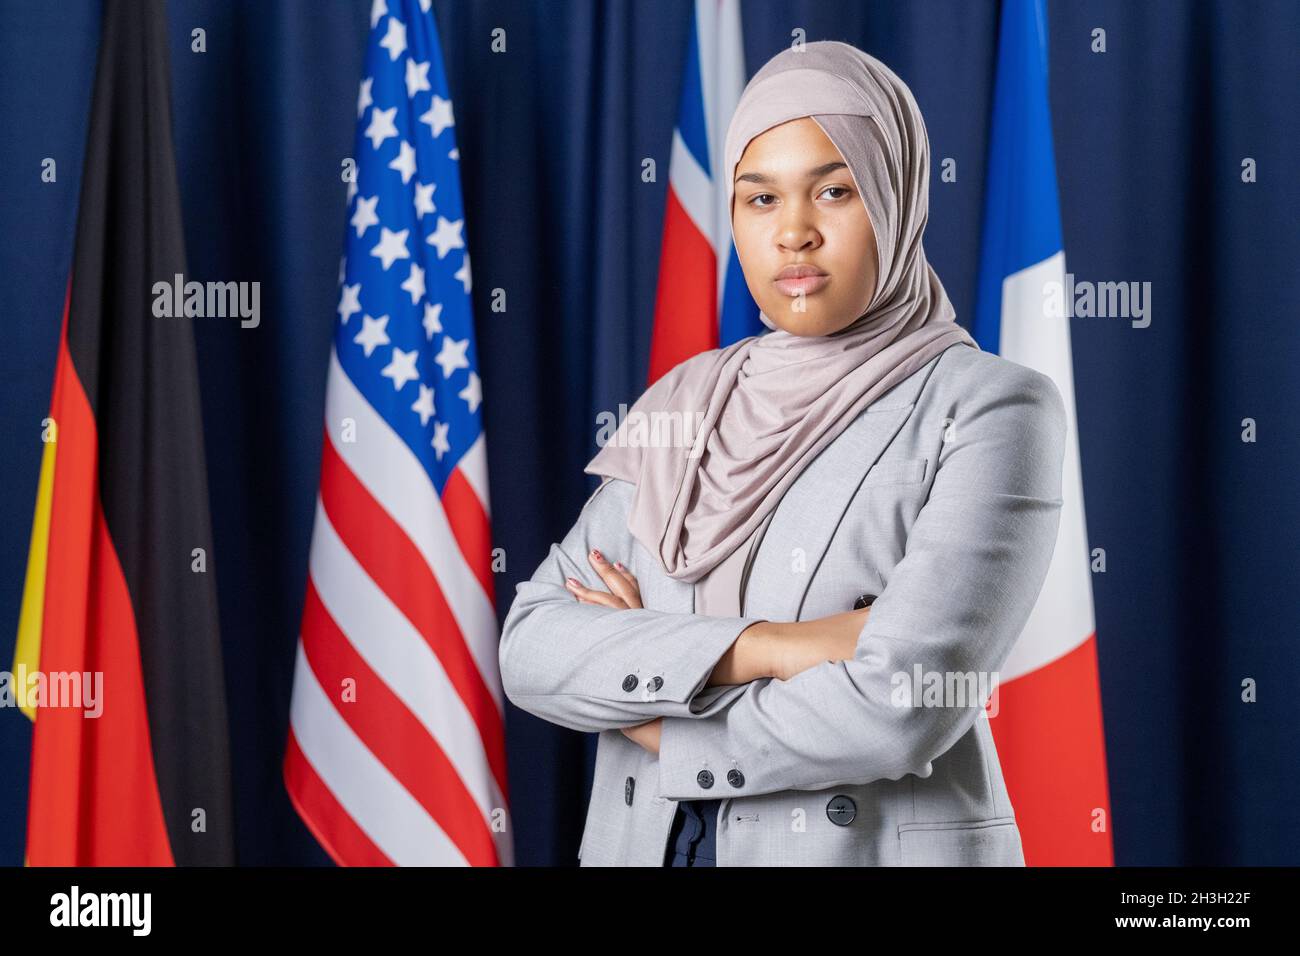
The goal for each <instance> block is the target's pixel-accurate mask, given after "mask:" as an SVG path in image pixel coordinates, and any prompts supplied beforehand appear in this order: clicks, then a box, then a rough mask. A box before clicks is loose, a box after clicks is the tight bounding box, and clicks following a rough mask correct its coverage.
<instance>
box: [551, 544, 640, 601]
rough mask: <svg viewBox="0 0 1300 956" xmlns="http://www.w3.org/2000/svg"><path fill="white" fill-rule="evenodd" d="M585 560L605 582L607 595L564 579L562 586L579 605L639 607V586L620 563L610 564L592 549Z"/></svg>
mask: <svg viewBox="0 0 1300 956" xmlns="http://www.w3.org/2000/svg"><path fill="white" fill-rule="evenodd" d="M587 560H588V561H590V562H591V566H592V567H593V568H595V569H596V573H597V574H599V575H600V579H601V580H602V581H604V582H605V586H606V587H607V588H609V593H606V592H604V591H597V590H593V589H591V588H587V587H583V586H582V584H581V582H579V581H578V580H577V578H566V579H565V581H564V586H565V587H566V588H568V589H569V593H570V594H572V595H573V596H574V597H576V598H577V599H578V602H579V603H580V604H601V605H604V606H605V607H612V608H615V609H620V608H639V607H641V586H640V585H639V584H638V583H637V580H636V575H634V574H633V573H632V572H631V571H629V570H628V569H627V568H625V567H624V566H623V564H622V562H617V563H615V564H610V563H609V561H607V560H606V559H605V556H604V555H603V554H601V553H600V551H599V550H597V549H594V548H593V549H592V550H591V552H590V553H588V555H587Z"/></svg>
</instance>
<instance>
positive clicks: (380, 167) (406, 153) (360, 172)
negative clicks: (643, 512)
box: [336, 0, 483, 491]
mask: <svg viewBox="0 0 1300 956" xmlns="http://www.w3.org/2000/svg"><path fill="white" fill-rule="evenodd" d="M426 3H427V0H426ZM386 9H387V4H386V3H376V4H375V7H374V11H372V13H371V20H372V23H373V26H372V29H371V36H370V46H369V50H368V52H367V56H366V68H367V76H366V78H365V79H364V80H363V81H362V83H361V92H360V95H359V97H358V99H357V114H358V116H359V117H360V122H359V123H358V124H357V140H356V147H355V155H356V160H357V169H356V178H355V179H354V180H353V181H352V182H351V183H350V184H349V187H348V198H349V211H350V213H351V218H350V219H349V220H348V221H349V224H350V228H349V230H348V240H347V252H346V256H345V258H344V266H343V275H344V279H343V287H342V290H341V294H340V296H339V306H338V312H339V328H338V332H337V336H336V348H337V350H338V357H339V362H340V363H341V364H342V366H343V369H344V371H346V372H347V373H348V375H349V377H350V378H351V379H352V381H354V382H355V383H356V384H357V387H358V388H360V389H361V391H362V393H363V394H364V395H365V396H366V398H367V399H369V401H370V404H371V405H373V406H374V407H375V409H376V410H377V411H378V412H379V413H380V414H381V415H383V416H384V418H385V420H387V422H388V423H389V424H390V425H391V426H392V427H393V429H394V430H395V431H396V432H397V433H398V434H399V435H401V436H402V439H403V440H404V441H405V442H406V443H407V444H408V445H410V446H411V450H412V451H414V452H415V454H416V455H417V456H418V457H419V458H420V460H421V461H422V462H424V464H425V467H426V468H428V469H429V474H430V477H432V478H433V481H434V484H435V485H436V486H437V488H438V489H439V491H441V490H442V486H443V485H444V484H445V483H446V480H447V476H448V474H449V473H450V471H451V468H452V466H454V465H455V463H456V462H457V461H458V460H459V459H460V457H461V455H463V454H464V453H465V452H466V450H468V449H469V448H470V447H471V446H472V445H473V444H474V442H475V440H476V439H477V438H478V434H479V431H480V430H481V426H480V421H481V418H480V415H479V405H480V404H481V402H482V400H483V390H482V384H481V383H480V381H479V377H478V372H477V370H476V369H477V365H478V363H477V361H476V358H475V354H474V329H473V316H472V314H471V311H470V298H469V292H470V264H469V250H468V249H467V248H466V245H465V235H464V233H465V212H464V206H463V205H462V202H461V194H460V174H459V171H458V169H457V166H458V161H459V154H458V153H457V151H456V136H455V132H456V131H455V129H454V121H453V117H452V108H451V98H450V95H449V93H448V91H447V85H446V81H445V79H444V76H443V68H442V56H441V50H440V49H439V47H438V44H437V42H436V34H435V31H434V28H433V20H432V18H431V17H416V18H414V19H413V20H412V21H411V22H403V20H400V19H398V17H397V16H396V15H392V14H388V13H386Z"/></svg>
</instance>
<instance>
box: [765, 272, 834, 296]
mask: <svg viewBox="0 0 1300 956" xmlns="http://www.w3.org/2000/svg"><path fill="white" fill-rule="evenodd" d="M830 281H831V277H830V276H828V275H826V274H825V273H822V274H821V275H815V276H800V277H799V278H797V279H777V280H776V287H777V289H779V290H780V291H781V294H782V295H788V296H796V295H812V294H813V293H814V292H819V291H820V290H821V289H823V288H824V287H825V286H826V283H828V282H830Z"/></svg>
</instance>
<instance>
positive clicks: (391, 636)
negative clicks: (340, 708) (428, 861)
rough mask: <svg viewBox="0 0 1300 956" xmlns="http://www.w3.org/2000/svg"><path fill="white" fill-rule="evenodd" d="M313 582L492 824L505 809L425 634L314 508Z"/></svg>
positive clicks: (472, 727)
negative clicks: (497, 812) (500, 809)
mask: <svg viewBox="0 0 1300 956" xmlns="http://www.w3.org/2000/svg"><path fill="white" fill-rule="evenodd" d="M311 579H312V582H313V583H314V584H315V585H316V593H317V594H318V595H319V596H320V601H321V604H323V605H324V606H325V610H326V611H328V612H329V615H330V617H331V618H333V619H334V623H335V624H336V625H338V628H339V630H341V631H342V632H343V633H344V634H346V635H347V638H348V642H349V643H351V645H352V646H353V648H355V649H356V652H357V653H358V654H360V655H361V657H362V658H363V659H364V660H365V662H366V663H367V664H368V665H369V666H370V668H371V669H372V670H374V671H375V673H376V674H378V675H379V677H380V678H381V679H382V680H383V682H384V683H385V684H386V685H387V686H388V689H389V690H391V691H392V692H393V694H394V695H396V696H397V697H398V698H399V699H400V700H401V701H402V703H403V704H405V705H406V708H407V709H408V710H410V712H411V713H412V714H414V715H415V717H416V719H417V720H419V721H420V723H421V724H423V725H424V727H425V729H426V730H428V731H429V733H430V735H432V736H433V737H434V738H436V739H437V741H438V746H439V747H441V748H442V751H443V753H445V754H446V755H447V759H448V760H450V761H451V763H452V764H453V765H455V767H456V773H457V775H458V776H459V777H460V779H461V783H462V784H463V785H464V787H465V789H466V790H467V791H469V793H470V794H471V796H473V798H474V802H475V803H477V804H478V806H479V809H480V810H481V811H482V813H483V820H484V823H485V824H486V825H488V826H490V825H491V822H492V821H491V815H492V811H493V809H494V808H496V807H504V806H505V799H504V798H503V796H502V795H501V793H500V791H499V789H498V787H497V786H496V782H495V781H494V780H493V777H492V770H491V768H490V767H489V766H488V761H487V755H486V753H485V752H484V750H483V747H482V740H481V739H480V737H479V732H478V727H477V726H476V725H475V723H474V719H473V717H472V716H471V715H470V713H469V711H468V710H467V709H466V708H465V705H464V702H463V701H462V700H461V698H460V696H459V695H458V694H457V693H456V688H455V687H454V686H453V685H452V683H451V681H450V680H449V679H448V678H447V673H446V671H444V670H443V667H442V663H441V662H440V661H439V660H438V657H437V655H436V654H434V653H433V650H432V649H431V648H430V647H429V644H428V642H427V641H425V639H424V638H423V637H422V636H421V635H420V633H419V632H418V631H417V630H416V629H415V628H414V627H413V626H412V625H411V622H410V621H408V620H407V619H406V617H405V616H404V615H403V614H402V612H401V611H400V610H399V609H398V608H397V607H396V605H394V604H393V602H392V601H390V600H389V599H388V596H387V595H386V594H384V592H383V591H381V590H380V589H379V587H378V586H377V585H376V584H375V582H374V581H372V580H371V579H370V577H369V575H367V574H366V571H365V569H364V568H363V567H362V566H361V565H360V564H358V563H357V559H356V558H355V557H354V556H353V555H352V553H351V552H350V551H348V549H347V546H346V545H344V543H343V542H342V541H341V540H340V539H339V536H338V532H337V531H335V530H334V526H333V525H332V524H330V520H329V516H328V515H327V514H326V513H325V508H324V506H323V505H322V504H321V503H320V501H319V500H318V501H317V503H316V527H315V529H314V530H313V532H312V547H311Z"/></svg>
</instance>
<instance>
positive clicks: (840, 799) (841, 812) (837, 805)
mask: <svg viewBox="0 0 1300 956" xmlns="http://www.w3.org/2000/svg"><path fill="white" fill-rule="evenodd" d="M857 815H858V805H857V804H856V803H854V802H853V799H852V798H851V797H846V796H844V794H842V793H840V794H836V795H835V796H833V797H831V800H830V803H828V804H826V816H827V817H828V818H829V819H830V821H831V823H833V824H835V825H836V826H837V827H846V826H848V825H849V824H850V823H852V822H853V818H854V817H856V816H857Z"/></svg>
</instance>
